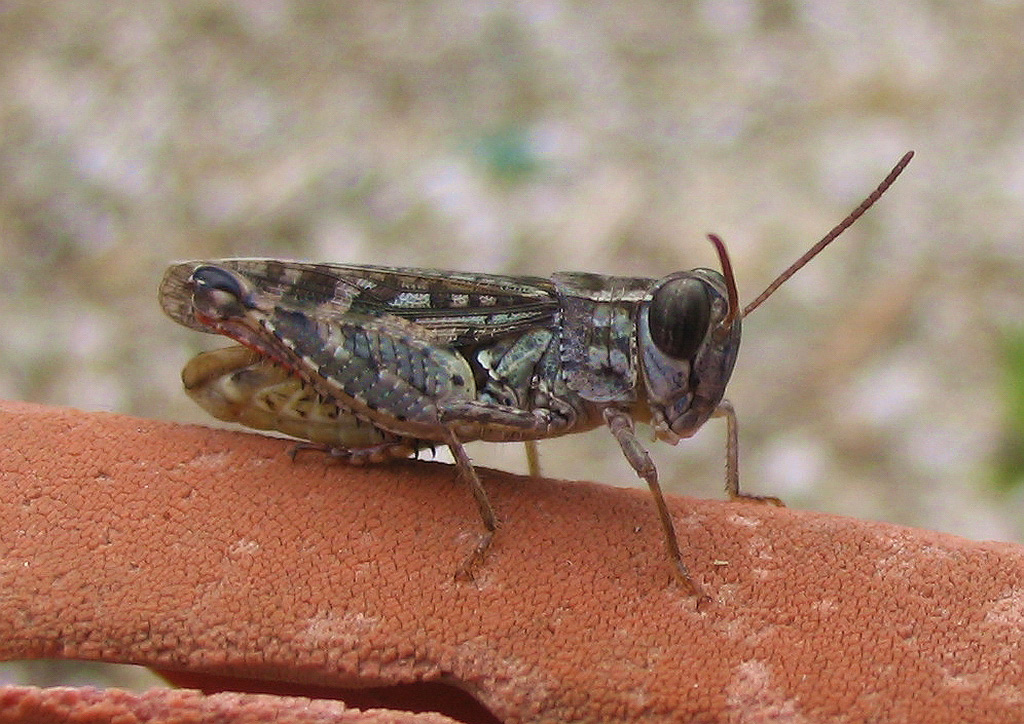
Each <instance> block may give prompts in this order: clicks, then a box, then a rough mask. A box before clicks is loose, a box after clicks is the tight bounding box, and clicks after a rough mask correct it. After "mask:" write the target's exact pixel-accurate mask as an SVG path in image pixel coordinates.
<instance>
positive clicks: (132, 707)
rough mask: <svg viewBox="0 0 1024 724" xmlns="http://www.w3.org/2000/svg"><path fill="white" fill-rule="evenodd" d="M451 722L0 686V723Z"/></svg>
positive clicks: (260, 698)
mask: <svg viewBox="0 0 1024 724" xmlns="http://www.w3.org/2000/svg"><path fill="white" fill-rule="evenodd" d="M14 722H17V724H28V723H29V722H32V723H35V722H39V723H40V724H53V722H75V723H76V724H87V723H88V724H101V723H105V722H117V724H142V723H143V722H145V723H146V724H158V723H159V724H203V723H205V724H209V723H211V722H231V724H250V723H251V724H259V723H261V722H276V724H322V723H324V722H331V724H384V722H387V723H388V724H456V723H455V722H454V721H453V720H452V719H449V718H447V717H443V716H439V715H437V714H406V713H401V712H397V713H394V712H381V711H366V712H361V711H353V710H351V709H347V708H345V706H344V705H343V704H342V703H341V702H337V701H322V700H321V701H310V700H309V699H302V698H297V697H287V696H267V695H261V694H234V693H224V694H212V695H208V696H207V695H204V694H202V693H200V692H198V691H189V690H186V689H177V690H172V689H154V690H152V691H147V692H146V693H144V694H132V693H130V692H127V691H122V690H120V689H92V688H53V689H38V688H35V687H31V686H8V687H2V688H0V724H13V723H14Z"/></svg>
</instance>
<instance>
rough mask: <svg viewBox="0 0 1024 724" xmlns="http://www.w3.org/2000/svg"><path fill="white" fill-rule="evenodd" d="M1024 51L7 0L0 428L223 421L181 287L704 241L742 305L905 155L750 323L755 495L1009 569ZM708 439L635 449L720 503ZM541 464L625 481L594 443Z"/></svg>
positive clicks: (710, 427)
mask: <svg viewBox="0 0 1024 724" xmlns="http://www.w3.org/2000/svg"><path fill="white" fill-rule="evenodd" d="M1022 38H1024V3H1021V2H1013V1H1011V0H1006V1H1003V2H997V1H990V2H985V1H982V2H936V1H934V0H929V1H924V0H905V1H904V2H902V3H897V4H894V3H889V2H877V1H871V0H869V1H867V2H864V1H862V0H858V1H853V0H847V1H844V2H836V1H834V0H802V1H797V0H788V1H787V0H760V1H758V0H732V1H718V2H716V1H711V0H707V1H704V2H699V1H696V0H695V1H692V2H653V1H651V0H639V1H636V2H624V1H621V0H620V1H618V2H589V3H567V2H560V1H559V0H519V1H518V2H498V1H489V0H459V1H458V2H449V1H448V0H435V1H434V2H415V3H391V2H381V1H379V0H374V1H372V2H345V3H318V2H299V1H290V0H277V1H274V0H265V1H263V2H260V3H246V2H207V1H203V0H186V1H184V2H177V3H165V2H154V1H152V0H134V1H133V2H125V1H123V0H104V1H103V2H99V1H98V0H91V1H85V0H83V1H80V2H77V3H73V4H64V3H60V4H54V3H36V2H26V1H16V0H8V1H7V2H4V3H3V4H2V5H0V124H2V126H0V128H2V133H0V270H2V271H0V397H4V398H10V399H20V400H31V401H35V402H42V403H47V404H52V405H63V406H73V407H78V408H82V409H87V410H111V411H115V412H121V413H127V414H131V415H138V416H143V417H151V418H160V419H167V420H177V421H182V422H198V423H202V424H216V423H215V421H212V420H211V419H209V418H207V417H206V416H205V415H204V413H202V411H201V410H199V409H198V408H197V407H195V406H194V405H193V404H192V403H191V401H190V400H189V399H188V398H187V397H186V396H185V394H184V393H183V392H182V390H181V387H180V381H179V372H180V368H181V366H182V365H183V364H184V363H185V362H186V361H187V360H188V359H189V358H190V357H191V356H192V355H193V354H194V353H196V352H197V351H199V350H201V349H210V348H213V347H217V346H223V344H224V342H222V341H221V340H219V339H217V338H214V337H209V336H206V335H201V334H197V333H196V332H193V331H190V330H187V329H185V328H183V327H179V326H177V325H176V324H174V323H173V322H171V321H170V320H169V319H167V318H165V317H163V315H162V313H161V311H160V308H159V306H158V304H157V301H156V288H157V284H158V282H159V280H160V277H161V275H162V273H163V270H164V268H165V267H166V266H167V265H168V263H169V262H171V261H173V260H182V259H194V258H200V259H209V258H217V257H225V256H275V257H282V258H292V259H305V260H315V261H339V262H348V263H375V264H393V265H404V266H431V267H442V268H451V269H459V270H465V271H486V272H495V273H508V274H533V275H544V276H546V275H548V274H550V272H552V271H556V270H583V271H592V272H599V273H606V274H626V275H638V276H649V277H655V278H656V277H661V276H664V275H666V274H668V273H671V272H674V271H678V270H681V269H689V268H692V267H696V266H712V267H714V266H717V264H716V261H715V256H714V253H713V250H712V248H711V246H710V244H708V242H707V241H706V239H705V234H706V233H707V232H709V231H713V232H716V233H718V234H719V235H721V236H722V237H723V238H724V239H725V240H726V242H727V244H728V246H729V249H730V252H731V255H732V259H733V265H734V267H735V271H736V276H737V279H738V283H739V287H740V296H741V298H742V300H743V301H744V302H746V301H749V300H750V299H752V298H753V297H754V296H755V295H756V294H757V293H759V292H760V291H761V290H762V289H763V288H764V287H765V286H766V285H767V284H768V283H769V282H770V281H771V280H772V279H773V278H774V277H775V275H776V274H777V273H778V272H780V271H781V270H782V269H783V268H785V267H786V266H788V265H789V264H790V263H791V262H792V261H793V260H794V259H796V258H797V257H798V256H799V255H800V254H801V253H803V252H804V251H805V250H806V249H807V248H808V247H810V246H811V245H812V244H813V243H814V242H815V241H816V240H817V239H818V238H819V237H821V236H822V235H823V234H824V233H825V232H827V231H828V230H829V229H830V228H831V227H832V226H833V225H834V224H836V223H837V222H839V221H840V220H841V219H842V218H843V217H844V216H846V214H847V213H848V212H849V211H850V210H851V209H852V208H853V207H854V206H856V205H857V204H858V203H859V202H860V200H861V199H862V198H863V197H864V196H865V195H866V194H868V193H869V192H870V191H871V190H872V189H873V188H874V186H875V185H876V184H877V183H878V182H879V181H880V180H881V179H882V178H883V177H884V176H885V174H886V172H887V171H888V170H889V168H890V167H891V166H892V165H893V164H894V163H895V162H896V161H897V159H899V157H900V156H901V155H902V154H903V153H904V152H905V151H906V150H908V149H914V150H915V151H916V152H917V156H916V158H915V159H914V161H913V162H912V163H911V165H910V167H909V168H908V169H907V171H906V172H905V173H904V175H903V177H902V178H901V179H900V180H899V181H897V183H896V185H895V186H894V187H893V188H892V189H891V190H890V192H889V193H888V195H887V196H885V197H884V198H883V199H882V201H881V202H879V204H878V205H877V206H875V207H874V208H873V209H872V210H871V211H869V212H868V214H867V215H866V216H865V217H864V218H863V219H862V220H861V221H860V222H858V224H857V225H856V226H854V227H853V228H852V229H850V230H849V231H847V232H846V234H845V235H844V236H843V237H842V238H841V239H840V240H839V241H837V242H836V243H835V244H834V245H833V246H832V247H830V248H829V249H828V250H827V251H826V252H825V253H824V254H823V255H822V256H820V257H819V258H818V259H816V260H815V261H814V262H812V263H811V265H810V266H808V267H807V268H805V269H804V270H803V271H802V272H800V273H799V274H798V275H797V276H796V277H795V278H793V279H792V280H791V281H790V282H789V283H787V284H786V285H785V286H784V287H783V288H782V289H781V290H780V291H779V292H778V293H777V294H776V295H775V296H774V297H772V298H771V299H770V300H769V301H768V302H767V303H766V304H765V305H764V306H763V307H761V308H759V309H758V310H757V311H756V312H755V313H754V314H753V315H752V316H751V317H750V318H749V319H748V320H746V321H745V322H744V341H743V347H742V349H741V353H740V357H739V361H738V363H737V367H736V371H735V374H734V375H733V379H732V383H731V385H730V387H729V392H728V396H729V397H730V399H731V400H732V401H733V403H734V405H735V407H736V409H737V411H738V415H739V420H740V445H741V457H740V463H741V479H742V481H743V485H744V487H745V489H747V490H748V491H751V492H762V493H766V494H772V495H778V496H781V497H782V498H783V499H784V500H785V501H786V502H787V503H788V504H789V505H790V506H792V507H796V508H806V509H813V510H818V511H833V512H837V513H841V514H844V515H851V516H856V517H859V518H867V519H871V520H884V521H892V522H897V523H904V524H909V525H914V526H921V527H926V528H930V529H935V530H941V531H947V532H951V533H956V534H959V535H964V536H968V537H971V538H975V539H997V540H1008V541H1021V540H1022V539H1024V522H1022V516H1021V512H1022V510H1024V491H1022V486H1021V483H1022V481H1024V239H1022V229H1024V203H1022V202H1024V93H1022V90H1021V89H1022V88H1024V40H1022ZM724 436H725V430H724V423H723V422H722V421H717V420H712V421H711V422H709V423H708V424H707V425H706V426H705V428H704V429H703V430H702V431H701V432H700V433H699V434H698V435H697V436H695V437H694V438H693V439H692V440H688V441H684V442H683V443H681V444H680V445H678V446H677V447H674V448H673V447H670V446H667V445H664V444H661V443H655V444H652V445H651V452H652V456H653V458H654V460H655V462H656V463H657V465H658V467H659V470H660V473H661V476H662V480H663V483H664V485H665V486H666V488H667V489H668V490H670V491H672V492H675V493H680V494H685V495H692V496H701V497H722V496H723V493H722V487H723V482H724V477H723V470H722V467H723V460H724V444H725V437H724ZM470 454H471V455H472V456H473V457H474V459H475V461H476V462H477V463H478V464H480V465H484V466H492V467H499V468H502V469H506V470H512V471H525V457H524V455H523V452H522V448H521V446H518V445H494V444H491V445H487V444H479V443H478V444H474V445H472V446H471V447H470ZM541 455H542V464H543V466H544V470H545V473H546V474H548V475H550V476H552V477H558V478H567V479H589V480H596V481H600V482H604V483H609V484H613V485H627V484H628V485H632V484H638V481H637V480H636V477H635V475H634V473H633V472H632V470H631V469H630V467H629V465H628V464H627V463H626V462H625V460H624V459H623V458H622V455H621V453H620V452H619V450H618V446H617V445H616V444H615V442H614V441H613V440H612V438H611V437H610V435H608V434H607V433H606V432H604V431H600V430H599V431H595V432H592V433H589V434H587V435H580V436H574V437H569V438H564V439H561V440H556V441H550V442H544V443H542V444H541ZM254 484H258V482H257V481H254ZM467 500H468V499H467ZM467 505H469V503H468V502H467ZM467 510H470V508H467ZM33 666H36V665H33ZM32 672H34V673H33V674H32V675H34V676H36V679H34V680H35V681H40V678H39V677H40V676H41V674H40V670H38V669H37V668H34V669H32ZM11 676H14V674H12V675H11ZM43 678H45V676H43Z"/></svg>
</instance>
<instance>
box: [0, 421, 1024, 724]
mask: <svg viewBox="0 0 1024 724" xmlns="http://www.w3.org/2000/svg"><path fill="white" fill-rule="evenodd" d="M0 425H2V427H0V430H2V444H0V486H2V503H0V526H2V531H3V533H2V536H0V658H2V659H5V660H16V659H32V658H69V659H84V660H92V661H107V662H119V663H136V664H144V665H147V666H151V667H154V668H156V669H160V670H165V671H170V672H175V675H174V678H175V679H176V680H177V681H179V682H184V683H187V684H189V685H192V686H196V687H199V688H202V689H203V690H204V691H206V692H207V695H205V696H204V695H201V694H199V693H197V692H181V691H163V692H160V691H157V692H151V693H149V694H141V695H129V694H125V693H123V692H116V691H108V692H97V691H92V690H78V691H75V690H71V691H69V690H67V689H54V690H40V689H23V688H14V687H10V688H6V689H0V721H37V720H41V719H39V718H38V716H37V713H38V712H39V711H50V712H56V711H57V710H58V709H59V704H60V702H64V703H65V704H66V705H67V706H66V707H65V709H66V710H67V711H70V712H72V714H69V715H68V718H67V720H69V721H70V720H73V719H74V716H73V714H74V712H75V711H78V712H79V714H81V713H82V711H86V712H91V713H92V714H96V715H97V717H99V718H97V717H93V718H92V719H91V720H93V721H101V720H103V719H102V716H99V715H100V714H101V713H102V712H106V711H108V710H107V709H104V708H103V706H102V705H101V704H103V705H109V706H115V705H119V706H121V709H119V710H118V711H120V712H121V714H120V716H122V717H123V718H122V719H121V720H122V721H172V720H173V721H203V720H206V721H209V720H212V718H216V719H217V720H219V721H230V720H233V721H248V720H252V713H251V710H250V709H247V708H246V707H259V706H269V707H272V708H274V711H276V712H277V714H276V715H275V716H277V718H278V720H280V721H288V720H289V719H290V720H292V721H314V720H315V721H321V720H331V717H332V716H333V717H335V718H334V719H333V720H335V721H353V722H355V721H360V722H362V721H366V722H382V721H410V722H412V721H444V720H445V719H444V718H441V717H437V716H435V715H419V716H418V717H414V716H413V715H410V714H408V713H403V712H408V711H422V710H424V709H442V710H444V711H445V713H446V714H448V716H452V717H456V718H457V719H458V720H462V721H502V722H535V721H558V722H583V721H631V722H634V721H636V722H645V721H646V722H656V721H657V722H662V721H779V720H784V721H822V720H827V719H830V718H834V719H836V720H843V721H861V720H872V719H874V720H885V721H917V722H921V721H929V722H961V721H968V720H969V721H973V722H1000V721H1005V722H1019V721H1021V719H1022V717H1024V713H1022V712H1024V548H1022V547H1021V546H1017V545H1011V544H1002V543H976V542H971V541H967V540H963V539H961V538H956V537H954V536H949V535H942V534H937V533H931V532H927V531H920V530H912V529H908V528H902V527H898V526H894V525H887V524H878V523H865V522H862V521H855V520H849V519H846V518H840V517H837V516H833V515H821V514H816V513H807V512H802V511H796V510H790V509H779V508H774V507H771V506H759V505H756V504H739V503H725V502H720V501H709V500H690V499H686V498H677V497H673V498H671V499H670V500H669V505H670V507H671V508H672V510H673V513H674V517H675V521H676V526H677V528H678V532H679V537H680V540H681V542H682V544H683V546H684V551H685V556H686V559H687V561H688V562H689V564H690V567H691V570H692V572H693V574H694V577H695V578H696V579H697V580H698V581H699V582H700V584H701V585H702V586H703V587H704V589H705V591H706V592H707V593H708V594H710V595H711V597H712V599H713V600H712V601H711V602H710V603H709V604H707V605H703V606H700V607H697V606H695V605H694V604H695V601H694V599H693V597H691V596H688V595H686V593H685V591H684V590H682V588H681V587H680V586H679V585H678V584H676V583H675V582H674V581H673V579H672V578H671V576H670V573H669V567H668V564H667V562H666V560H665V557H664V552H663V549H662V545H661V538H660V529H659V527H658V524H657V520H656V518H655V513H654V508H653V505H652V504H651V501H650V499H649V497H648V495H647V494H646V492H644V491H635V490H621V489H616V488H612V487H608V486H603V485H594V484H590V483H564V482H557V481H550V480H530V479H526V478H522V477H517V476H514V475H508V474H504V473H498V472H493V471H488V470H483V471H481V474H482V477H483V479H484V483H485V485H486V486H487V487H488V489H489V491H490V493H491V496H492V500H493V502H494V504H495V507H496V509H497V511H498V514H499V516H500V517H501V520H502V527H501V529H500V531H499V534H498V536H497V538H496V539H495V543H494V546H493V547H492V549H491V551H490V554H489V556H488V558H487V560H486V561H485V562H484V563H483V565H481V566H480V567H478V568H477V569H475V577H474V579H473V580H472V581H471V582H463V581H458V580H456V579H455V576H454V574H455V572H456V570H457V569H458V567H459V565H460V564H461V563H462V561H463V560H464V558H465V557H466V555H467V554H468V553H469V551H470V550H471V549H472V547H473V545H474V544H475V542H476V540H477V535H478V533H479V531H480V522H479V520H478V518H477V513H476V508H475V506H474V504H473V501H472V499H471V497H470V496H469V494H468V492H467V491H466V490H465V488H464V487H463V485H462V484H461V483H459V482H457V481H456V480H455V478H454V475H453V473H452V469H451V468H450V467H448V466H445V465H441V464H432V463H425V462H412V461H410V462H403V463H398V464H394V465H390V466H385V467H369V468H350V467H345V466H342V465H327V464H324V461H323V459H322V458H320V457H317V456H314V455H309V456H308V457H300V458H299V460H298V462H295V463H293V462H292V461H291V460H290V458H289V456H288V450H289V448H290V443H288V442H287V441H282V440H275V439H270V438H266V437H261V436H258V435H249V434H244V433H236V432H226V431H219V430H211V429H207V428H202V427H192V426H183V425H174V424H169V423H165V422H157V421H152V420H140V419H134V418H129V417H122V416H117V415H111V414H104V413H83V412H78V411H74V410H68V409H61V408H50V407H41V406H37V405H30V404H26V403H17V402H4V403H0ZM364 687H371V688H370V689H369V690H363V691H360V689H362V688H364ZM220 689H231V690H234V691H236V692H237V691H265V692H272V693H277V692H288V693H292V694H294V693H302V694H305V695H306V696H312V697H314V700H312V701H311V700H310V699H302V698H288V697H285V696H283V695H278V696H270V697H268V696H265V695H263V696H256V695H252V694H243V695H240V694H214V693H212V692H214V691H217V690H220ZM459 691H462V692H466V693H468V695H469V696H467V697H462V699H463V700H461V701H460V697H459V696H457V695H456V692H459ZM145 697H151V700H147V699H146V698H145ZM217 697H221V698H219V699H218V698H217ZM225 697H226V698H225ZM332 697H333V698H338V699H342V700H345V701H347V702H348V703H349V704H350V705H352V706H354V707H358V708H359V710H354V709H351V708H345V707H344V706H343V705H342V704H341V703H339V702H329V701H326V699H329V698H332ZM469 697H472V699H473V700H475V701H476V702H479V704H480V706H476V705H475V704H474V703H473V701H472V700H471V699H470V698H469ZM152 701H157V702H164V703H166V702H168V701H171V702H174V701H177V702H179V704H180V703H182V702H184V704H182V706H185V705H187V706H186V708H187V707H198V709H197V710H202V707H203V706H206V707H209V709H208V711H216V712H219V713H218V714H217V716H216V717H212V718H207V719H203V718H202V716H200V715H196V716H197V717H198V718H193V719H189V718H188V717H178V718H177V719H175V718H174V717H173V714H168V712H173V711H174V710H173V707H172V708H170V709H169V708H167V707H165V706H150V707H148V708H147V702H148V703H150V704H151V703H152ZM446 702H449V704H450V705H449V708H447V709H445V708H444V707H445V706H446ZM467 702H468V703H467ZM79 704H80V706H81V707H83V709H81V710H79V709H76V707H77V706H78V705H79ZM47 706H51V707H57V708H55V709H46V707H47ZM90 706H91V707H93V708H92V709H90V708H89V707H90ZM369 706H383V707H390V711H384V710H381V709H377V710H372V711H371V710H368V709H365V707H369ZM40 707H41V708H40ZM132 707H134V708H132ZM460 707H461V708H460ZM115 708H116V706H115ZM484 708H486V710H488V711H489V712H490V713H489V714H488V713H487V711H485V710H484ZM188 710H189V711H192V709H188ZM111 711H113V710H111ZM128 711H131V712H134V713H133V714H132V715H131V716H134V717H135V718H134V719H131V718H129V715H128V714H126V713H125V712H128ZM320 715H323V716H322V717H320V718H316V717H318V716H320ZM34 716H35V717H37V718H35V719H33V718H32V717H34ZM346 716H348V717H351V718H348V719H346V718H343V717H346ZM161 717H163V718H161ZM232 717H233V718H232ZM303 717H305V718H303ZM44 718H45V717H44ZM51 720H52V719H51ZM109 720H111V721H114V720H117V717H116V716H115V715H111V717H110V718H109Z"/></svg>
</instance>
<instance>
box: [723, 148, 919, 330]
mask: <svg viewBox="0 0 1024 724" xmlns="http://www.w3.org/2000/svg"><path fill="white" fill-rule="evenodd" d="M913 157H914V152H913V151H907V152H906V153H905V154H904V155H903V158H901V159H900V160H899V163H897V164H896V165H895V166H893V169H892V171H890V172H889V175H888V176H886V177H885V178H884V179H882V183H880V184H878V188H876V189H875V190H874V191H872V192H871V194H870V195H869V196H868V197H867V198H866V199H864V200H863V201H862V202H861V203H860V206H858V207H857V208H856V209H854V210H853V212H852V213H851V214H850V215H849V216H847V217H846V218H845V219H843V220H842V221H840V222H839V224H837V225H836V227H835V228H834V229H832V231H830V232H828V233H827V234H825V236H824V238H822V240H821V241H819V242H818V243H817V244H815V245H814V246H812V247H811V248H810V249H808V250H807V253H806V254H804V255H803V256H802V257H800V258H799V259H797V260H796V261H795V262H793V263H792V264H791V265H790V266H789V268H788V269H786V271H784V272H782V273H781V274H779V276H778V277H777V278H776V279H775V281H773V282H772V283H771V284H769V285H768V288H767V289H765V290H764V291H763V292H761V294H760V295H759V296H758V297H757V299H755V300H754V301H752V302H751V303H750V304H748V305H747V306H746V307H745V308H744V309H743V316H744V317H746V316H747V315H748V314H750V313H751V312H753V311H754V310H755V309H757V308H758V307H759V306H760V305H761V302H763V301H764V300H765V299H767V298H768V297H770V296H771V295H772V293H773V292H774V291H775V290H776V289H778V288H779V287H781V286H782V285H783V284H784V283H785V282H786V280H787V279H789V278H790V277H791V276H793V275H794V274H796V273H797V272H798V271H799V270H800V268H801V267H802V266H803V265H804V264H806V263H807V262H809V261H810V260H811V259H813V258H814V257H815V256H817V254H818V252H820V251H821V250H822V249H824V248H825V247H826V246H828V245H829V244H831V243H832V242H833V241H834V240H835V238H836V237H837V236H839V235H840V234H842V233H843V232H844V231H846V230H847V229H849V228H850V226H851V225H852V224H853V222H855V221H856V220H857V219H859V218H860V217H861V216H862V215H863V214H864V212H865V211H867V210H868V209H870V208H871V207H872V205H874V203H875V202H876V201H878V199H880V198H881V197H882V194H884V193H885V192H886V191H888V189H889V187H890V186H892V184H893V182H894V181H895V180H896V178H897V177H898V176H899V175H900V174H901V173H903V169H905V168H906V167H907V164H908V163H910V159H912V158H913Z"/></svg>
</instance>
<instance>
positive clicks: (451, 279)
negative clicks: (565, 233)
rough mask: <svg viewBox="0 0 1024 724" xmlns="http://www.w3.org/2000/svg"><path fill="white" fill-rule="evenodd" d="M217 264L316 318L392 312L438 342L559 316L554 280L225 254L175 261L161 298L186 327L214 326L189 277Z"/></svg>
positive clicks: (465, 341)
mask: <svg viewBox="0 0 1024 724" xmlns="http://www.w3.org/2000/svg"><path fill="white" fill-rule="evenodd" d="M202 264H215V265H217V266H221V267H224V268H226V269H229V270H231V271H234V272H237V273H239V274H242V275H243V276H244V277H246V278H247V279H248V280H249V281H250V282H251V283H252V285H253V287H254V288H256V289H259V290H260V293H261V295H262V296H263V297H264V298H266V299H272V300H275V302H276V303H278V304H280V305H281V306H282V307H287V308H290V309H294V310H300V311H302V313H303V314H306V315H308V317H309V318H310V319H311V320H312V321H316V322H323V323H328V324H329V323H331V322H335V321H340V320H341V319H343V318H345V317H350V318H351V317H356V318H364V319H365V318H367V317H371V318H372V317H384V316H387V315H390V316H394V317H398V318H401V319H404V320H406V321H408V322H412V323H413V324H415V325H417V326H419V327H422V328H423V329H425V330H428V331H429V336H430V338H431V340H432V341H433V342H435V343H439V344H450V345H453V346H455V347H461V346H468V345H474V344H483V343H486V342H489V341H492V340H494V339H498V338H500V337H503V336H505V335H508V334H514V333H517V332H522V331H525V330H528V329H532V328H536V327H550V326H552V325H556V324H557V323H558V321H559V319H558V315H559V303H558V299H557V297H556V295H555V288H554V285H553V284H552V282H551V280H549V279H544V278H541V277H511V276H500V275H494V274H475V273H460V272H452V271H445V270H439V269H414V268H401V267H383V266H361V265H349V264H309V263H302V262H289V261H280V260H276V259H219V260H215V261H190V262H183V263H180V264H176V265H174V266H172V267H171V268H170V269H169V270H168V271H167V274H166V275H165V276H164V281H163V283H162V284H161V288H160V300H161V304H162V306H163V308H164V310H165V311H166V312H167V314H168V315H169V316H170V317H171V318H172V319H174V320H176V321H177V322H179V323H181V324H184V325H185V326H188V327H192V328H193V329H198V330H200V331H209V330H208V329H206V327H205V326H204V325H203V324H201V323H200V322H198V321H197V320H196V319H195V317H194V315H193V312H192V303H191V287H190V284H189V278H190V276H191V274H192V272H193V271H194V270H195V268H196V267H197V266H200V265H202Z"/></svg>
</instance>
